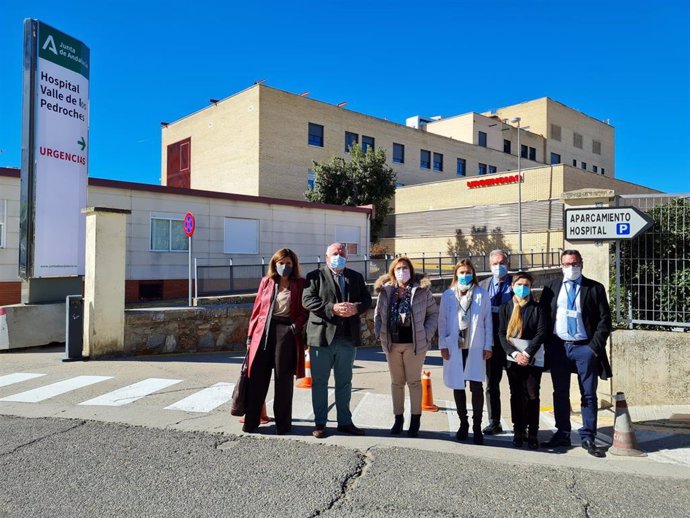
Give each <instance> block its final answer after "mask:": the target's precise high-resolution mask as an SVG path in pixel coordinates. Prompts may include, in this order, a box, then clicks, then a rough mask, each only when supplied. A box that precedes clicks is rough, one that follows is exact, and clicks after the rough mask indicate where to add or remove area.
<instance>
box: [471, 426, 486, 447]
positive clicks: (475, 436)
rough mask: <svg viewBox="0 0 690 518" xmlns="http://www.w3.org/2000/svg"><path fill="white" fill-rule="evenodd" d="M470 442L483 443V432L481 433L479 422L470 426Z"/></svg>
mask: <svg viewBox="0 0 690 518" xmlns="http://www.w3.org/2000/svg"><path fill="white" fill-rule="evenodd" d="M472 442H473V443H474V444H479V445H481V444H484V434H482V425H481V424H479V425H477V424H475V425H473V426H472Z"/></svg>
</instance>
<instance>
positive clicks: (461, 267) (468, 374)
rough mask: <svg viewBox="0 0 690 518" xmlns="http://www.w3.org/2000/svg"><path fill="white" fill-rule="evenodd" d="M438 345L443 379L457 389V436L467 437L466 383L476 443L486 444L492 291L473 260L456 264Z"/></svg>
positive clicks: (445, 298) (444, 304)
mask: <svg viewBox="0 0 690 518" xmlns="http://www.w3.org/2000/svg"><path fill="white" fill-rule="evenodd" d="M438 346H439V349H440V350H441V356H442V357H443V382H444V383H445V385H446V386H447V387H448V388H451V389H453V397H454V398H455V406H456V407H457V410H458V416H459V417H460V428H458V431H457V433H456V434H455V437H456V438H457V440H459V441H464V440H465V439H467V436H468V432H469V421H468V419H467V397H466V395H465V382H466V381H469V382H470V392H471V393H472V432H473V442H474V443H475V444H483V443H484V437H483V435H482V426H481V425H482V409H483V407H484V388H483V386H482V383H483V382H484V379H485V378H486V361H487V360H488V359H489V358H491V355H492V349H493V322H492V318H491V298H490V296H489V293H488V292H487V291H486V290H485V289H484V288H482V287H480V286H479V285H478V284H477V273H476V271H475V269H474V266H473V265H472V261H470V260H469V259H462V260H460V261H458V263H457V264H456V265H455V269H454V271H453V281H452V283H451V285H450V288H448V289H447V290H446V291H445V292H444V293H443V296H442V297H441V307H440V308H439V318H438Z"/></svg>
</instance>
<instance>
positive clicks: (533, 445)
mask: <svg viewBox="0 0 690 518" xmlns="http://www.w3.org/2000/svg"><path fill="white" fill-rule="evenodd" d="M527 447H528V448H529V449H530V450H537V449H539V438H538V437H537V436H536V435H530V436H529V437H528V438H527Z"/></svg>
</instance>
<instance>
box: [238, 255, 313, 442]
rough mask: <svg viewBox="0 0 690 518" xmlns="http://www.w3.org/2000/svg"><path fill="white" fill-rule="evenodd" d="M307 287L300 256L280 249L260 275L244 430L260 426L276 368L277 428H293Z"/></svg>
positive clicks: (252, 325) (252, 322)
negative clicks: (303, 298)
mask: <svg viewBox="0 0 690 518" xmlns="http://www.w3.org/2000/svg"><path fill="white" fill-rule="evenodd" d="M303 289H304V279H303V278H302V277H301V276H300V270H299V261H298V259H297V255H295V252H293V251H292V250H290V249H289V248H281V249H280V250H278V251H277V252H276V253H275V254H273V257H271V262H270V264H269V265H268V273H267V274H266V276H265V277H264V278H263V279H261V283H260V284H259V291H258V293H257V294H256V300H255V301H254V309H252V316H251V317H250V319H249V330H248V333H247V349H248V351H249V359H248V365H249V383H248V384H247V395H246V398H247V399H246V401H245V411H246V414H245V417H244V426H242V431H243V432H249V433H252V432H255V431H256V430H257V428H258V427H259V419H260V418H261V407H262V406H263V403H264V401H265V400H266V394H267V393H268V385H269V383H270V382H271V372H272V371H273V370H275V380H274V385H275V387H274V388H275V395H274V398H273V413H274V415H275V422H276V432H277V433H278V434H280V435H282V434H286V433H288V432H289V431H290V428H291V426H292V391H293V380H294V378H293V377H294V376H295V374H297V377H304V341H303V339H302V327H303V326H304V324H305V322H306V321H307V317H308V315H309V313H308V311H307V310H306V309H304V308H303V307H302V290H303Z"/></svg>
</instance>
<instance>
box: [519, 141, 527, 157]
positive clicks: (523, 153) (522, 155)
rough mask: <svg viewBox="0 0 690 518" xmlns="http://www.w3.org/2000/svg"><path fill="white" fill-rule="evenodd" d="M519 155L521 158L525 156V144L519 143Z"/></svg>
mask: <svg viewBox="0 0 690 518" xmlns="http://www.w3.org/2000/svg"><path fill="white" fill-rule="evenodd" d="M520 156H521V157H522V158H527V146H525V145H524V144H520Z"/></svg>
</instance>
